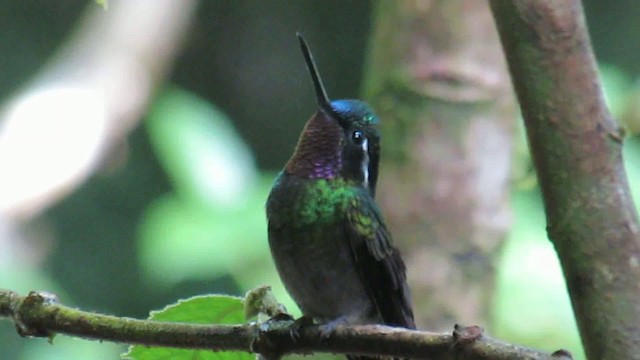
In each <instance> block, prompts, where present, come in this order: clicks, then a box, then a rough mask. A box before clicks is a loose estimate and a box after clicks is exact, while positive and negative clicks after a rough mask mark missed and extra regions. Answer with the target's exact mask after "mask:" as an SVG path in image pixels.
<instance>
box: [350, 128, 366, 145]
mask: <svg viewBox="0 0 640 360" xmlns="http://www.w3.org/2000/svg"><path fill="white" fill-rule="evenodd" d="M351 141H353V143H354V144H356V145H362V142H363V141H364V134H363V133H362V131H360V130H356V131H354V132H353V133H351Z"/></svg>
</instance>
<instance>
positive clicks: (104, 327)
mask: <svg viewBox="0 0 640 360" xmlns="http://www.w3.org/2000/svg"><path fill="white" fill-rule="evenodd" d="M3 317H4V318H12V319H13V321H14V323H15V325H16V328H17V329H18V333H19V334H20V335H21V336H35V337H49V338H52V337H53V335H55V334H56V333H63V334H67V335H73V336H78V337H81V338H85V339H93V340H105V341H114V342H122V343H128V344H140V345H147V346H165V347H174V348H185V349H211V350H236V351H245V352H255V353H260V354H264V355H266V356H267V358H277V357H279V356H281V355H285V354H292V353H297V354H307V353H311V352H331V353H340V354H362V355H388V356H395V357H404V358H423V359H433V360H438V359H448V360H451V359H461V358H464V359H468V360H475V359H484V360H502V359H505V360H506V359H511V360H518V359H522V360H524V359H571V355H569V354H568V353H567V352H566V351H564V350H560V351H558V352H556V353H554V355H551V354H547V353H543V352H539V351H535V350H531V349H527V348H524V347H520V346H515V345H511V344H507V343H504V342H500V341H497V340H493V339H491V338H489V337H488V336H486V335H484V334H483V332H482V328H480V327H477V326H470V327H458V326H456V329H455V330H454V332H453V334H438V333H431V332H426V331H415V330H406V329H399V328H392V327H387V326H376V325H369V326H343V327H338V328H337V329H336V330H335V332H334V333H332V334H331V336H329V337H328V338H323V337H322V336H321V335H320V334H321V331H320V329H319V327H318V326H305V327H303V328H302V329H301V330H300V333H299V336H298V337H296V338H292V337H291V333H290V329H289V327H277V328H275V327H274V328H269V327H268V326H267V327H265V326H264V324H247V325H199V324H186V323H171V322H158V321H147V320H136V319H130V318H120V317H115V316H108V315H101V314H96V313H90V312H85V311H80V310H77V309H73V308H70V307H67V306H64V305H61V304H58V303H57V301H56V298H55V296H54V295H51V294H47V293H40V292H31V293H29V295H28V296H26V297H23V296H20V295H18V294H16V293H15V292H12V291H8V290H0V318H3ZM262 328H266V330H262Z"/></svg>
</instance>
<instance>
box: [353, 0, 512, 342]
mask: <svg viewBox="0 0 640 360" xmlns="http://www.w3.org/2000/svg"><path fill="white" fill-rule="evenodd" d="M376 11H377V14H376V17H375V22H374V29H373V33H374V35H373V38H372V39H371V47H370V49H369V52H370V53H369V56H368V59H369V61H370V63H369V64H368V67H367V74H366V77H365V78H366V84H365V94H366V98H367V100H368V101H370V103H371V104H372V105H373V106H374V108H375V109H376V110H377V112H378V113H379V115H380V117H381V119H382V124H383V125H382V126H383V129H382V131H383V144H382V147H383V151H382V162H381V166H382V170H381V179H380V184H379V191H378V192H377V194H378V195H377V196H378V200H379V201H380V203H381V206H382V207H383V208H384V210H385V217H386V219H387V222H388V223H389V226H390V228H391V231H392V233H393V235H394V239H395V240H396V242H397V243H398V245H399V246H400V247H401V248H402V249H403V250H404V251H403V254H404V258H405V260H406V262H407V266H408V268H409V270H408V273H409V280H410V285H411V288H412V292H413V298H414V302H415V313H416V315H417V322H418V325H419V326H422V327H427V328H429V329H433V330H438V331H442V330H445V329H448V328H450V327H451V325H452V324H453V323H456V322H458V323H465V324H488V323H489V315H490V313H491V310H490V305H491V300H492V294H493V284H494V276H495V271H494V259H495V255H496V253H497V250H499V247H500V245H501V243H502V242H503V240H504V238H505V235H506V231H507V229H508V227H509V225H510V212H509V209H508V204H507V199H508V189H509V186H508V185H509V184H508V182H509V175H510V168H511V149H512V137H513V134H514V119H515V116H516V111H515V109H516V107H515V101H514V99H513V95H512V94H513V92H512V90H511V84H510V82H509V78H508V74H507V71H506V65H505V63H504V59H503V55H502V53H501V51H500V43H499V39H498V35H497V32H496V31H495V27H494V23H493V20H492V18H491V13H490V10H489V7H488V4H487V3H486V2H485V1H481V0H434V1H393V2H392V1H380V2H378V3H377V9H376Z"/></svg>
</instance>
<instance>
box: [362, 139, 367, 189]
mask: <svg viewBox="0 0 640 360" xmlns="http://www.w3.org/2000/svg"><path fill="white" fill-rule="evenodd" d="M362 152H363V153H364V157H363V158H362V183H363V184H364V187H369V140H367V139H364V141H363V142H362Z"/></svg>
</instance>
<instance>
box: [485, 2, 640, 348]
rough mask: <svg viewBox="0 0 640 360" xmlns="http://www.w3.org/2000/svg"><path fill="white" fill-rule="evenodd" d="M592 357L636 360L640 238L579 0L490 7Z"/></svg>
mask: <svg viewBox="0 0 640 360" xmlns="http://www.w3.org/2000/svg"><path fill="white" fill-rule="evenodd" d="M491 8H492V11H493V14H494V18H495V21H496V23H497V27H498V31H499V33H500V36H501V40H502V43H503V47H504V49H505V53H506V56H507V61H508V63H509V68H510V71H511V77H512V81H513V83H514V86H515V88H516V93H517V95H518V99H519V101H520V106H521V108H522V113H523V116H524V119H525V125H526V128H527V135H528V138H529V145H530V147H531V152H532V155H533V160H534V164H535V167H536V171H537V173H538V178H539V180H540V185H541V188H542V193H543V196H544V202H545V209H546V214H547V224H548V232H549V237H550V238H551V240H552V241H553V243H554V245H555V247H556V250H557V252H558V256H559V258H560V262H561V263H562V268H563V271H564V275H565V278H566V279H567V285H568V288H569V293H570V295H571V300H572V303H573V308H574V311H575V314H576V317H577V321H578V327H579V329H580V333H581V335H582V339H583V343H584V346H585V349H586V352H587V355H588V357H589V358H590V359H640V326H638V324H640V301H638V299H640V239H639V237H638V234H639V226H638V220H637V214H636V211H635V208H634V206H633V204H632V202H631V197H630V190H629V185H628V183H627V179H626V176H625V172H624V167H623V162H622V155H621V145H622V144H621V143H622V135H621V132H620V131H619V130H618V128H617V126H616V124H615V123H614V121H613V120H612V119H611V115H610V114H609V112H608V110H607V108H606V106H605V104H604V101H603V97H602V91H601V88H600V83H599V81H598V77H597V74H596V68H595V61H594V56H593V52H592V50H591V45H590V42H589V37H588V34H587V29H586V24H585V20H584V14H583V9H582V5H581V3H580V1H578V0H567V1H555V0H537V1H535V0H530V1H525V0H516V1H501V0H492V1H491Z"/></svg>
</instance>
